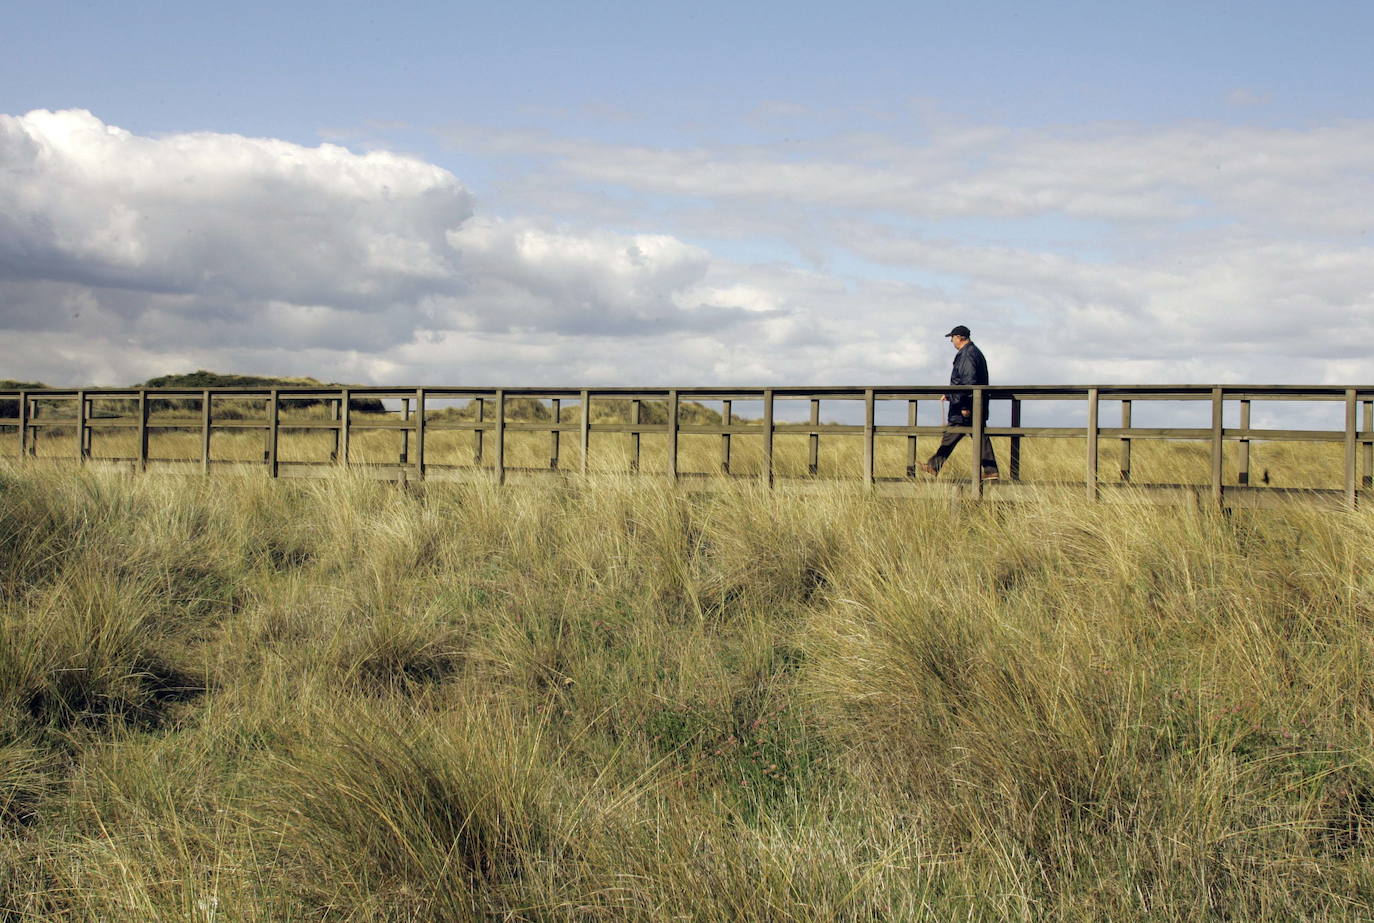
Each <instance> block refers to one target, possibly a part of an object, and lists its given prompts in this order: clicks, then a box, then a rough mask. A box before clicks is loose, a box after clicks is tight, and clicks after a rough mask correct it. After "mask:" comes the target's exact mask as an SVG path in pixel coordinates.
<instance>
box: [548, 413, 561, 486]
mask: <svg viewBox="0 0 1374 923" xmlns="http://www.w3.org/2000/svg"><path fill="white" fill-rule="evenodd" d="M552 403H553V422H554V424H555V426H554V429H553V431H552V432H550V433H549V437H550V442H549V468H550V469H552V470H554V471H557V470H558V440H559V438H560V436H561V435H562V430H561V429H559V428H558V426H557V424H561V423H562V422H563V402H562V401H561V400H560V399H559V398H556V397H555V398H553V401H552Z"/></svg>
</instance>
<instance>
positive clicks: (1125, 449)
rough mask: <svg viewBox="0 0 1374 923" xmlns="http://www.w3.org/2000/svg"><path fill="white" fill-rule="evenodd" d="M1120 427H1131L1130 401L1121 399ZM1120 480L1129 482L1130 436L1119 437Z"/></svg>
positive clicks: (1124, 482) (1127, 428) (1125, 428)
mask: <svg viewBox="0 0 1374 923" xmlns="http://www.w3.org/2000/svg"><path fill="white" fill-rule="evenodd" d="M1121 428H1122V429H1124V430H1129V429H1130V428H1131V402H1130V401H1127V400H1123V401H1122V402H1121ZM1121 482H1122V483H1123V484H1129V483H1131V437H1130V436H1122V437H1121Z"/></svg>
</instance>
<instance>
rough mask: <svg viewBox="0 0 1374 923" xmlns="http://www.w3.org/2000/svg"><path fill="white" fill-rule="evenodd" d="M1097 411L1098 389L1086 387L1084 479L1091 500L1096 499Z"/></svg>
mask: <svg viewBox="0 0 1374 923" xmlns="http://www.w3.org/2000/svg"><path fill="white" fill-rule="evenodd" d="M1097 411H1098V391H1097V389H1096V388H1089V389H1088V429H1087V433H1086V435H1087V443H1088V455H1087V465H1088V470H1087V475H1086V478H1085V480H1086V482H1087V491H1088V499H1089V500H1090V501H1091V500H1096V499H1097V437H1098V425H1097Z"/></svg>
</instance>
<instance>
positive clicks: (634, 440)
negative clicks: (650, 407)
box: [630, 398, 642, 471]
mask: <svg viewBox="0 0 1374 923" xmlns="http://www.w3.org/2000/svg"><path fill="white" fill-rule="evenodd" d="M641 403H642V402H641V401H640V400H639V399H638V398H635V399H634V400H632V401H630V423H632V424H633V425H635V426H638V425H639V421H640V417H641V413H640V404H641ZM630 470H631V471H638V470H639V430H635V431H634V432H632V433H630Z"/></svg>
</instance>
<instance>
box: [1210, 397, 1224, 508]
mask: <svg viewBox="0 0 1374 923" xmlns="http://www.w3.org/2000/svg"><path fill="white" fill-rule="evenodd" d="M1223 400H1224V395H1223V393H1222V389H1221V388H1213V389H1212V503H1213V504H1215V505H1216V506H1218V507H1220V506H1221V504H1222V499H1223V487H1222V472H1223V470H1224V469H1223V463H1224V462H1225V458H1226V456H1225V450H1226V444H1225V442H1224V441H1223V433H1222V430H1223V428H1224V427H1223V417H1222V412H1223V411H1224V409H1225V407H1224V405H1223V403H1222V402H1223Z"/></svg>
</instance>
